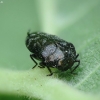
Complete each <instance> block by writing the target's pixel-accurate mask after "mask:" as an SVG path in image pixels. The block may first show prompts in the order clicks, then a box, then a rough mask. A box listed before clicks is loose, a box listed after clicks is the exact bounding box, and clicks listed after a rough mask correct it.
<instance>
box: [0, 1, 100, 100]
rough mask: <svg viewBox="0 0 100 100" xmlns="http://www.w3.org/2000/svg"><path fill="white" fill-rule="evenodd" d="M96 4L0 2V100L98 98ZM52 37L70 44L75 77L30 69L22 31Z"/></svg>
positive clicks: (99, 59)
mask: <svg viewBox="0 0 100 100" xmlns="http://www.w3.org/2000/svg"><path fill="white" fill-rule="evenodd" d="M99 10H100V1H99V0H84V1H82V0H75V1H74V0H41V1H40V0H28V1H27V0H20V1H14V0H9V1H8V0H2V2H0V99H3V100H10V99H14V100H15V99H16V100H27V99H31V100H40V99H41V100H80V99H81V100H100V96H99V95H100V78H99V77H100V22H99V20H100V11H99ZM29 29H31V30H32V31H43V32H46V33H51V34H55V35H57V36H59V37H60V38H62V39H65V40H66V41H68V42H71V43H73V44H74V45H75V47H76V51H77V53H79V58H78V59H80V61H81V64H80V66H79V67H78V68H77V69H76V70H75V74H71V73H70V71H66V72H60V71H58V70H57V69H52V70H53V71H58V73H55V74H54V75H53V76H50V77H47V76H46V75H47V74H48V73H49V72H48V70H47V69H46V68H45V69H39V68H38V67H37V68H35V69H31V68H32V67H33V66H34V63H33V62H32V61H31V59H30V57H29V54H30V52H29V51H28V50H27V49H26V47H25V37H26V33H27V31H28V30H29Z"/></svg>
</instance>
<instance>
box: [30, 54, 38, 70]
mask: <svg viewBox="0 0 100 100" xmlns="http://www.w3.org/2000/svg"><path fill="white" fill-rule="evenodd" d="M30 58H31V59H32V60H33V61H34V63H35V65H34V67H32V69H33V68H35V67H36V66H37V64H38V63H37V62H36V61H35V60H34V54H30Z"/></svg>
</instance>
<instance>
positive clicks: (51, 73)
mask: <svg viewBox="0 0 100 100" xmlns="http://www.w3.org/2000/svg"><path fill="white" fill-rule="evenodd" d="M47 68H48V70H49V72H50V74H48V75H47V76H52V75H53V72H52V71H51V69H50V68H49V67H47Z"/></svg>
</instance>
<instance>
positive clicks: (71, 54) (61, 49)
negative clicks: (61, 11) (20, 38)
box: [25, 32, 80, 76]
mask: <svg viewBox="0 0 100 100" xmlns="http://www.w3.org/2000/svg"><path fill="white" fill-rule="evenodd" d="M25 42H26V47H27V48H28V49H29V51H30V52H31V53H32V54H30V57H31V59H32V60H33V61H34V63H35V66H34V67H36V66H37V64H38V63H37V62H36V61H35V59H37V60H39V61H40V63H39V66H38V67H40V68H44V67H45V66H46V67H47V68H48V70H49V72H50V74H49V75H48V76H51V75H52V74H53V72H52V71H51V69H50V67H52V68H57V69H59V70H61V71H66V70H68V69H70V70H71V72H73V71H74V70H75V69H76V68H77V67H78V66H79V64H80V60H77V57H78V56H79V54H77V55H76V50H75V47H74V45H73V44H72V43H69V42H66V41H65V40H63V39H60V38H58V37H57V36H55V35H50V34H46V33H43V32H33V33H30V32H27V37H26V41H25ZM75 62H78V64H77V65H76V66H75V67H74V68H73V69H72V66H73V64H74V63H75ZM34 67H33V68H34Z"/></svg>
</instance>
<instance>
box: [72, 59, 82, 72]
mask: <svg viewBox="0 0 100 100" xmlns="http://www.w3.org/2000/svg"><path fill="white" fill-rule="evenodd" d="M75 62H78V64H77V65H76V66H75V67H74V69H73V70H71V73H73V71H74V70H75V69H76V68H77V67H78V66H79V65H80V60H75Z"/></svg>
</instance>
